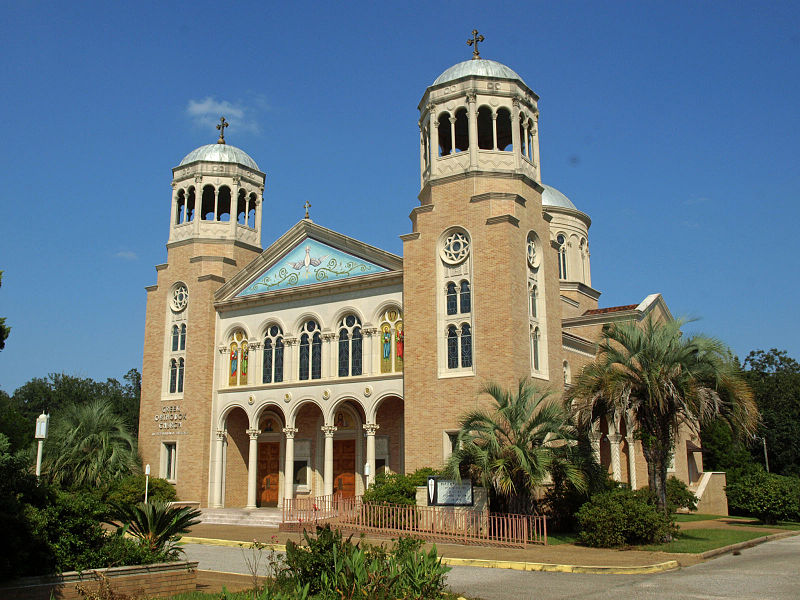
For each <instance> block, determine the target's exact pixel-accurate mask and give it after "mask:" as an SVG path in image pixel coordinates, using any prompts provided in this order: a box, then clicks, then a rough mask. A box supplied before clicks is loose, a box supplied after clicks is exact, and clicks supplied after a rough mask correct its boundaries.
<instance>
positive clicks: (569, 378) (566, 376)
mask: <svg viewBox="0 0 800 600" xmlns="http://www.w3.org/2000/svg"><path fill="white" fill-rule="evenodd" d="M570 383H572V375H571V373H570V370H569V363H568V362H567V361H564V385H569V384H570Z"/></svg>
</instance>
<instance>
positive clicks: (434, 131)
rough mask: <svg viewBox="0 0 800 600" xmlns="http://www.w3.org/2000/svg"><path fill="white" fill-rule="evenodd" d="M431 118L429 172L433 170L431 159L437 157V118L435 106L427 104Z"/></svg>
mask: <svg viewBox="0 0 800 600" xmlns="http://www.w3.org/2000/svg"><path fill="white" fill-rule="evenodd" d="M428 110H429V111H430V113H429V114H430V120H431V154H430V156H431V173H432V172H433V159H435V158H439V119H438V118H437V116H436V107H435V106H433V105H432V104H429V105H428Z"/></svg>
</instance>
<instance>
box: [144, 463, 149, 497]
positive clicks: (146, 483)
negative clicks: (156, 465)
mask: <svg viewBox="0 0 800 600" xmlns="http://www.w3.org/2000/svg"><path fill="white" fill-rule="evenodd" d="M149 487H150V463H148V464H146V465H145V466H144V503H145V504H147V492H148V488H149Z"/></svg>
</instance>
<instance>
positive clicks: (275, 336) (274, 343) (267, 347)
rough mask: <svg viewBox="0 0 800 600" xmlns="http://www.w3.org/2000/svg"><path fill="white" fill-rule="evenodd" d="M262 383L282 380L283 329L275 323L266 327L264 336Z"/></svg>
mask: <svg viewBox="0 0 800 600" xmlns="http://www.w3.org/2000/svg"><path fill="white" fill-rule="evenodd" d="M261 381H262V382H263V383H280V382H281V381H283V331H282V330H281V328H280V327H278V326H277V325H272V326H271V327H270V328H269V329H267V333H266V334H265V336H264V367H263V369H262V378H261Z"/></svg>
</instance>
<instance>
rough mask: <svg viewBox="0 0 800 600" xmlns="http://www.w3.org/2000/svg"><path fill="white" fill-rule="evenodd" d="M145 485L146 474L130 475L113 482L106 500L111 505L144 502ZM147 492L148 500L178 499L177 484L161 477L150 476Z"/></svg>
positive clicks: (128, 504) (131, 504)
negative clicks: (174, 484)
mask: <svg viewBox="0 0 800 600" xmlns="http://www.w3.org/2000/svg"><path fill="white" fill-rule="evenodd" d="M144 487H145V476H144V475H130V476H129V477H125V478H123V479H120V480H118V481H116V482H115V483H113V484H112V486H111V487H110V488H109V489H108V491H107V492H106V494H105V498H104V500H105V501H106V502H107V503H108V504H111V505H115V504H119V505H124V506H133V505H134V504H139V502H144ZM147 494H148V495H147V498H148V500H158V501H161V502H172V501H174V500H177V499H178V496H177V494H176V493H175V486H173V485H172V484H171V483H169V482H168V481H167V480H166V479H161V478H159V477H151V478H150V485H149V488H148V491H147Z"/></svg>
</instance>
